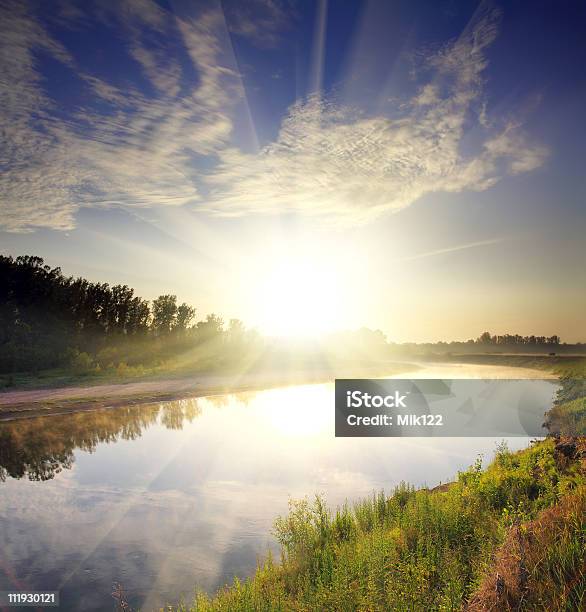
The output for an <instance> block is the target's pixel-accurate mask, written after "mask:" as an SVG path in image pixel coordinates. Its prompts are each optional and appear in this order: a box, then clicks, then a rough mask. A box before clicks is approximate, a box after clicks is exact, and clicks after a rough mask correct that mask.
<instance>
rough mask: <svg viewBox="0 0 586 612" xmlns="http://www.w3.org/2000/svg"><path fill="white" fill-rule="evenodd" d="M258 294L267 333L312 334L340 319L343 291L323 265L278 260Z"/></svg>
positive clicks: (338, 324)
mask: <svg viewBox="0 0 586 612" xmlns="http://www.w3.org/2000/svg"><path fill="white" fill-rule="evenodd" d="M259 293H260V297H261V305H262V306H261V310H262V313H263V314H262V321H261V326H262V327H263V331H265V332H266V333H267V334H269V335H274V336H287V337H304V336H316V335H319V334H321V333H324V332H328V331H332V330H334V329H338V328H340V327H341V325H342V324H343V322H344V314H345V300H344V291H343V288H342V286H341V284H340V282H339V281H338V279H337V275H336V272H335V270H334V269H332V268H330V267H329V266H327V265H320V264H319V263H317V262H315V261H303V260H295V261H293V260H285V261H280V262H278V263H276V264H275V265H273V266H272V267H271V268H269V270H268V273H267V275H266V277H265V278H264V279H263V281H262V286H261V291H260V292H259Z"/></svg>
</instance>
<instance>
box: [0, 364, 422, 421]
mask: <svg viewBox="0 0 586 612" xmlns="http://www.w3.org/2000/svg"><path fill="white" fill-rule="evenodd" d="M417 369H418V366H417V365H416V364H413V363H406V362H405V363H400V362H386V363H377V364H370V365H362V366H358V367H357V366H356V365H353V366H352V367H349V366H346V367H344V366H337V367H332V368H311V369H299V370H289V369H288V370H266V369H265V370H260V371H249V372H245V373H242V374H192V375H189V376H182V377H176V378H166V379H165V378H162V379H156V380H135V381H129V382H119V383H109V384H96V385H91V386H64V387H59V388H53V387H50V388H45V389H16V390H10V391H2V392H0V420H8V419H14V418H19V417H30V416H37V415H40V414H49V413H50V414H65V413H68V412H78V411H81V410H97V409H99V408H114V407H118V406H128V405H134V404H149V403H153V402H165V401H173V400H178V399H183V398H189V397H202V396H209V395H220V394H226V393H237V392H244V391H258V390H261V389H270V388H273V387H285V386H290V385H300V384H317V383H324V382H333V381H334V380H335V379H336V378H375V377H379V376H392V375H396V374H400V373H401V372H407V371H414V370H417Z"/></svg>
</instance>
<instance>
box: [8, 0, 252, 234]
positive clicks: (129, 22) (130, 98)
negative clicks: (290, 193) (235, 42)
mask: <svg viewBox="0 0 586 612" xmlns="http://www.w3.org/2000/svg"><path fill="white" fill-rule="evenodd" d="M95 18H96V19H101V20H102V21H103V23H104V24H106V25H109V26H111V27H112V26H115V27H118V28H121V29H122V32H123V33H125V40H126V41H127V44H128V52H129V55H130V56H131V57H132V58H134V60H135V61H136V62H137V65H138V68H139V69H140V70H141V71H142V72H143V74H144V76H145V77H146V79H147V80H148V81H149V82H150V83H151V84H152V86H153V92H152V93H150V92H149V94H147V93H144V92H143V91H141V90H140V89H138V87H133V86H130V85H128V86H125V87H120V86H115V85H114V84H113V83H111V82H107V81H105V80H103V79H101V78H99V77H97V76H95V75H92V74H88V73H86V72H83V71H82V70H81V69H80V68H79V67H78V66H76V64H75V60H74V59H73V58H72V57H71V56H70V55H69V54H68V53H67V51H66V50H65V49H64V48H63V47H62V46H61V45H60V44H59V43H58V42H57V41H56V40H55V39H53V38H51V36H50V35H49V34H48V32H47V30H46V29H44V28H43V27H42V26H41V24H40V23H39V21H38V20H37V19H36V18H35V16H34V14H33V13H32V12H31V11H29V10H27V7H26V4H25V3H21V2H14V3H13V4H6V5H4V6H3V9H2V12H1V13H0V23H1V24H2V30H3V31H6V32H7V36H5V37H4V38H3V40H2V43H1V44H2V49H1V56H0V66H1V69H2V73H1V82H0V96H1V98H0V99H1V101H2V107H3V109H5V112H4V113H3V114H2V117H1V118H0V130H1V138H2V141H3V144H4V146H3V149H2V154H1V155H2V157H1V158H0V163H2V164H3V165H4V167H5V171H4V172H3V173H2V176H1V177H0V194H1V200H0V211H1V216H0V225H1V226H3V227H4V229H7V230H9V231H21V232H22V231H31V230H32V229H34V228H36V227H50V228H53V229H70V228H72V227H73V226H74V223H75V221H74V217H75V213H76V211H77V210H78V209H79V207H82V206H108V205H114V204H116V205H125V206H154V205H181V204H185V203H188V202H194V201H197V200H198V199H199V198H200V195H199V191H198V180H200V179H199V178H198V176H197V174H196V172H195V168H194V165H195V164H194V161H193V156H194V155H208V154H210V153H214V152H215V151H217V150H218V149H219V148H221V147H223V146H225V145H226V144H227V142H228V139H229V136H230V133H231V130H232V120H231V118H230V116H229V111H230V109H231V108H232V106H233V104H234V102H235V100H237V99H238V98H239V96H240V95H241V86H240V79H239V76H238V75H237V74H236V73H235V72H234V71H233V70H232V69H231V68H229V67H227V66H225V65H223V64H222V60H223V59H224V58H223V57H221V53H222V51H223V47H222V41H221V35H222V29H224V30H225V26H224V23H223V15H222V13H221V12H220V11H218V10H213V11H211V12H208V13H204V14H202V15H200V16H199V18H198V19H197V20H187V19H180V18H177V17H175V16H174V15H172V14H170V13H166V12H164V11H162V10H161V9H160V8H159V7H158V5H157V4H156V3H154V2H152V1H151V0H126V1H125V2H122V3H119V4H114V3H105V4H103V5H100V6H98V8H97V9H96V15H95ZM60 19H61V20H63V17H60ZM76 19H79V16H78V15H77V14H76ZM82 25H83V24H82ZM161 40H163V41H165V40H169V41H173V43H174V44H175V46H179V47H180V48H181V49H182V50H183V52H184V53H185V55H186V58H187V61H189V59H190V60H191V62H192V64H193V68H194V71H195V73H196V75H197V78H196V79H195V84H194V83H193V78H191V82H190V80H189V79H184V78H183V74H182V71H183V66H182V64H181V62H180V61H179V59H178V58H177V56H176V54H175V55H172V54H167V53H166V49H165V47H164V45H163V43H161V42H160V41H161ZM224 46H225V45H224ZM174 51H175V52H177V49H174ZM39 52H42V53H44V54H45V55H48V56H49V57H51V58H53V59H55V60H58V61H59V62H61V63H62V64H64V65H65V66H67V68H69V69H71V70H72V71H74V72H73V78H75V77H77V78H79V79H80V87H83V86H85V87H87V88H90V90H91V91H92V92H93V94H94V96H95V97H97V98H98V99H99V101H100V105H92V106H90V107H88V108H78V109H77V110H76V111H72V112H70V113H69V115H68V117H67V119H63V118H62V116H61V109H59V108H58V107H57V105H56V104H55V103H54V102H53V101H52V99H51V97H50V96H49V95H48V94H47V93H46V89H45V83H44V82H43V79H42V76H41V74H40V72H39V69H38V65H37V54H38V53H39ZM84 84H85V85H84ZM98 108H99V109H100V110H97V109H98Z"/></svg>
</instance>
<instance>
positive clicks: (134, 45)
mask: <svg viewBox="0 0 586 612" xmlns="http://www.w3.org/2000/svg"><path fill="white" fill-rule="evenodd" d="M259 1H260V0H259ZM260 4H261V5H263V7H264V10H265V13H264V14H265V16H266V19H267V20H268V22H270V23H271V26H270V27H269V26H268V25H267V31H269V32H271V33H273V34H274V32H275V29H276V28H277V26H278V25H279V24H281V25H282V22H283V19H284V17H283V15H284V13H283V11H282V5H281V4H278V3H276V2H271V1H269V0H266V2H260ZM92 6H93V5H92ZM81 7H82V9H83V10H77V11H68V12H67V13H63V12H60V13H59V15H58V20H59V25H60V26H61V27H63V24H64V23H67V21H68V20H71V27H76V28H78V29H83V28H84V27H87V25H88V24H90V23H91V22H92V21H95V20H96V19H97V20H99V21H100V23H101V24H102V25H103V26H105V27H114V28H118V29H120V30H121V32H122V33H123V37H122V38H123V40H125V41H126V45H127V51H128V54H129V57H130V58H133V60H134V61H135V62H136V70H137V72H139V73H140V74H141V75H142V76H143V77H144V79H146V82H147V83H148V84H149V85H150V88H151V91H149V92H145V91H144V87H143V88H142V89H141V88H139V86H138V85H125V86H120V84H118V85H116V84H115V83H114V82H113V81H108V80H106V79H105V78H104V77H103V76H102V77H100V76H99V75H96V74H91V73H89V72H87V71H84V70H83V69H82V68H81V67H80V65H79V63H78V61H77V59H76V58H75V57H74V56H72V54H71V53H70V52H69V51H68V50H67V49H65V48H64V47H63V45H61V44H60V43H59V42H58V41H57V40H56V39H54V38H53V37H52V36H51V35H50V34H49V32H48V30H47V29H46V28H43V27H42V26H41V24H40V22H39V21H38V20H37V19H36V17H35V15H34V13H33V12H32V11H30V10H28V9H27V4H26V3H24V2H20V1H18V0H15V1H14V2H4V3H2V6H1V8H0V24H1V27H2V30H3V32H4V33H5V35H4V36H3V38H2V39H1V40H0V102H1V103H2V108H3V110H4V112H3V113H2V114H1V115H0V138H1V140H2V148H1V149H0V164H2V167H3V173H2V175H1V176H0V194H1V199H0V213H1V215H0V226H1V227H3V228H4V229H7V230H9V231H31V230H33V229H35V228H38V227H49V228H53V229H60V230H65V229H71V228H72V227H74V225H75V214H76V212H77V211H78V210H79V208H80V207H84V206H88V207H95V206H111V205H123V206H138V207H149V206H168V205H171V206H177V205H184V204H187V203H194V202H196V203H197V204H198V206H199V207H200V208H201V209H202V210H207V211H210V212H212V213H214V214H220V215H244V214H249V213H280V212H283V211H297V212H300V213H303V214H306V215H312V216H319V217H321V218H322V219H324V221H327V222H328V223H338V224H352V223H357V222H365V221H367V220H369V219H372V218H374V217H376V216H377V215H379V214H381V213H384V212H387V211H397V210H401V209H403V208H405V207H407V206H409V205H411V204H412V203H413V202H415V201H416V200H417V199H418V198H420V197H422V196H423V195H425V194H429V193H434V192H440V191H452V192H456V191H463V190H484V189H488V188H489V187H491V186H492V185H494V184H495V183H496V182H497V181H499V180H500V179H502V178H503V177H504V176H506V175H515V174H519V173H521V172H528V171H530V170H533V169H535V168H537V167H539V166H540V165H541V164H542V163H543V161H544V159H545V156H546V150H545V149H544V148H543V147H539V146H536V145H532V144H531V143H530V142H529V141H528V139H527V137H526V136H525V135H524V134H523V133H522V130H521V128H520V127H519V126H516V125H513V124H510V123H509V124H508V125H506V126H504V127H503V128H502V129H501V130H500V131H495V129H494V128H493V127H490V126H491V125H492V123H491V122H490V121H488V119H487V118H486V109H485V107H484V105H483V99H482V86H483V79H482V73H483V70H484V68H485V67H486V64H487V61H486V56H485V51H486V48H487V47H488V45H489V44H490V43H491V42H492V40H493V39H494V37H495V36H496V29H497V28H496V21H495V20H494V19H493V18H492V17H490V16H489V17H486V18H484V19H481V20H480V21H479V22H478V23H477V24H476V25H475V26H474V27H471V28H470V29H469V31H468V32H466V33H465V34H464V35H462V36H461V37H460V38H459V39H458V40H457V41H455V42H453V43H451V44H449V45H446V46H445V47H444V48H443V49H440V50H439V51H437V52H435V53H433V54H431V56H429V57H427V58H426V59H425V61H424V63H423V66H422V70H423V71H424V72H426V73H427V74H428V75H429V79H428V82H427V83H424V84H422V85H421V87H420V88H419V90H418V92H417V93H416V94H415V95H414V96H413V98H412V99H411V100H408V101H407V103H404V104H403V105H401V106H400V107H399V109H398V110H399V111H400V114H399V116H397V115H395V116H394V118H390V117H389V116H385V115H380V114H379V115H374V116H373V115H367V114H365V113H362V112H360V111H359V110H357V109H355V108H350V107H347V106H345V105H344V104H341V103H338V102H337V101H334V100H328V99H327V98H326V97H324V96H320V95H314V96H313V97H310V98H309V99H306V100H302V101H300V102H298V103H296V104H294V105H293V106H292V107H291V108H290V109H289V111H288V114H287V116H286V117H285V118H284V120H283V121H282V124H281V128H280V131H279V134H278V137H277V138H276V140H275V142H273V143H271V144H269V145H268V146H266V147H265V148H264V149H263V150H262V151H261V152H260V153H254V154H252V153H251V154H248V153H244V152H242V150H240V149H239V148H237V147H235V146H234V144H233V143H232V141H231V138H232V128H233V117H232V113H233V109H234V105H235V103H236V102H237V101H238V100H240V99H241V97H242V95H243V91H242V86H241V80H240V75H239V74H238V72H237V71H236V70H235V68H234V62H233V61H232V60H233V58H231V52H232V51H231V43H230V40H229V34H228V30H227V27H226V24H225V21H224V15H223V14H222V12H221V11H219V10H210V11H207V12H204V13H202V14H200V15H198V16H197V18H188V17H185V16H181V17H179V16H176V15H174V14H171V13H169V12H166V11H163V10H162V9H161V8H160V7H159V6H158V4H156V3H155V2H153V1H152V0H124V1H123V2H120V3H109V2H101V3H98V4H97V5H96V8H94V9H92V10H93V11H94V13H93V14H92V15H89V16H88V15H87V11H86V10H85V9H86V5H85V4H83V3H82V5H81ZM87 10H88V11H89V10H90V9H87ZM249 21H250V20H248V21H247V19H244V18H243V19H242V22H241V25H240V33H243V34H246V35H249V36H253V37H254V36H256V35H258V34H259V31H257V30H256V29H255V27H256V26H255V27H252V26H250V24H249V23H248V22H249ZM234 23H236V22H234V21H233V23H232V24H231V28H232V30H233V31H234V28H235V25H234ZM261 23H262V21H261ZM247 24H248V25H247ZM256 25H257V26H258V23H257V24H256ZM251 27H252V29H251ZM265 42H267V43H269V42H272V41H269V40H268V39H267V40H266V41H265ZM167 44H169V45H171V48H170V49H168V48H167ZM39 53H43V54H45V55H46V56H49V57H51V58H52V59H53V60H56V61H57V62H59V63H60V64H61V66H62V67H64V69H67V70H70V71H71V75H72V78H78V79H79V84H80V85H79V86H80V88H83V87H85V88H86V89H87V90H89V91H91V92H92V94H93V96H94V100H95V103H89V105H88V106H87V107H78V108H77V109H74V110H72V111H70V112H69V113H68V115H67V116H66V118H64V116H63V115H64V113H63V109H60V108H59V107H58V105H57V103H56V102H55V101H54V100H53V99H52V98H51V96H50V95H49V93H48V91H47V87H46V85H47V83H45V82H44V80H43V78H42V75H41V73H40V71H39V65H38V58H39ZM180 53H183V54H184V56H185V57H184V58H183V60H181V59H180V57H179V54H180ZM189 63H190V64H191V66H190V67H189V69H187V68H186V65H187V64H189ZM186 71H187V72H188V73H189V74H186ZM194 74H195V75H196V76H195V79H194V76H193V75H194ZM470 126H475V127H478V128H479V129H481V131H483V134H484V136H483V138H484V140H483V141H482V142H480V143H479V144H478V147H477V149H476V152H475V153H470V154H464V153H463V152H462V141H463V138H464V135H465V133H466V130H467V129H468V127H470ZM201 157H207V158H208V169H206V170H204V169H203V168H201V167H199V168H198V163H197V160H198V159H199V158H201ZM210 160H212V161H210ZM213 160H215V161H216V162H217V163H215V165H214V162H213ZM210 164H212V165H211V170H210V169H209V168H210ZM203 187H205V189H209V190H211V194H210V196H209V197H206V198H205V199H204V198H203V197H202V195H201V192H202V188H203Z"/></svg>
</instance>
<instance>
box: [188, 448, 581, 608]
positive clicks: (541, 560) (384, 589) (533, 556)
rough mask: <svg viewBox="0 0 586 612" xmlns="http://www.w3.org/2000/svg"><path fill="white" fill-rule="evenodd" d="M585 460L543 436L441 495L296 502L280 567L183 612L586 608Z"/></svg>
mask: <svg viewBox="0 0 586 612" xmlns="http://www.w3.org/2000/svg"><path fill="white" fill-rule="evenodd" d="M584 453H585V445H584V444H582V445H577V446H576V445H574V446H573V447H572V448H571V449H570V450H568V448H566V447H560V445H559V444H558V445H557V446H556V442H555V441H554V440H553V439H547V440H545V441H543V442H538V443H535V444H533V445H532V446H531V447H530V448H528V449H526V450H524V451H521V452H518V453H510V452H509V451H508V450H507V449H506V448H504V447H503V448H500V449H499V450H498V452H497V455H496V458H495V460H494V461H493V463H492V464H491V465H490V466H489V467H488V469H486V470H483V469H482V468H481V465H480V462H477V463H476V465H474V466H473V467H471V468H470V469H469V470H468V471H466V472H462V473H460V474H459V475H458V477H457V480H456V481H455V482H454V483H453V484H451V485H449V486H443V487H440V488H439V489H438V490H431V491H429V490H419V491H415V490H413V489H412V488H410V487H409V486H407V485H401V486H399V487H397V488H396V489H395V491H394V492H393V494H392V495H391V496H390V497H386V496H385V495H383V494H382V493H380V494H377V495H374V496H373V497H372V498H370V499H364V500H362V501H360V502H358V503H356V504H355V505H353V506H351V507H350V506H346V507H343V508H338V509H337V510H336V511H330V510H329V509H328V508H327V507H326V505H325V504H324V502H323V501H322V500H321V499H320V498H316V499H315V500H314V501H313V503H309V502H308V501H300V502H294V503H292V504H291V508H290V513H289V515H288V516H286V517H284V518H280V519H278V520H277V522H276V525H275V532H276V535H277V538H278V540H279V542H280V544H281V548H282V558H281V560H280V562H275V561H274V560H273V559H270V558H269V559H267V560H266V561H265V562H264V564H263V565H262V566H260V567H259V568H258V570H257V572H256V574H255V575H254V576H253V577H252V578H251V579H249V580H246V581H244V582H240V581H238V580H235V581H234V584H233V585H232V586H230V587H227V588H225V589H224V590H222V591H220V592H219V593H217V594H216V595H215V596H213V597H208V596H206V595H205V594H199V595H197V597H196V598H195V600H194V601H193V602H192V603H191V604H190V605H187V606H183V607H180V608H179V609H181V610H190V611H208V610H218V611H219V610H230V611H237V610H247V611H253V610H254V611H257V610H266V611H269V610H348V611H351V610H368V611H374V610H405V611H407V610H460V609H462V608H464V609H465V608H466V607H468V608H469V609H473V610H487V609H495V610H496V609H498V610H509V609H511V610H512V609H515V610H517V609H526V610H536V609H543V610H554V609H555V610H578V609H583V607H582V606H583V605H584V604H586V598H585V595H584V593H585V588H586V571H585V563H586V553H585V550H586V539H585V538H586V531H585V529H586V523H585V516H586V512H585V511H586V478H585V472H584V465H583V462H584V457H585V456H586V455H585V454H584Z"/></svg>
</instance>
